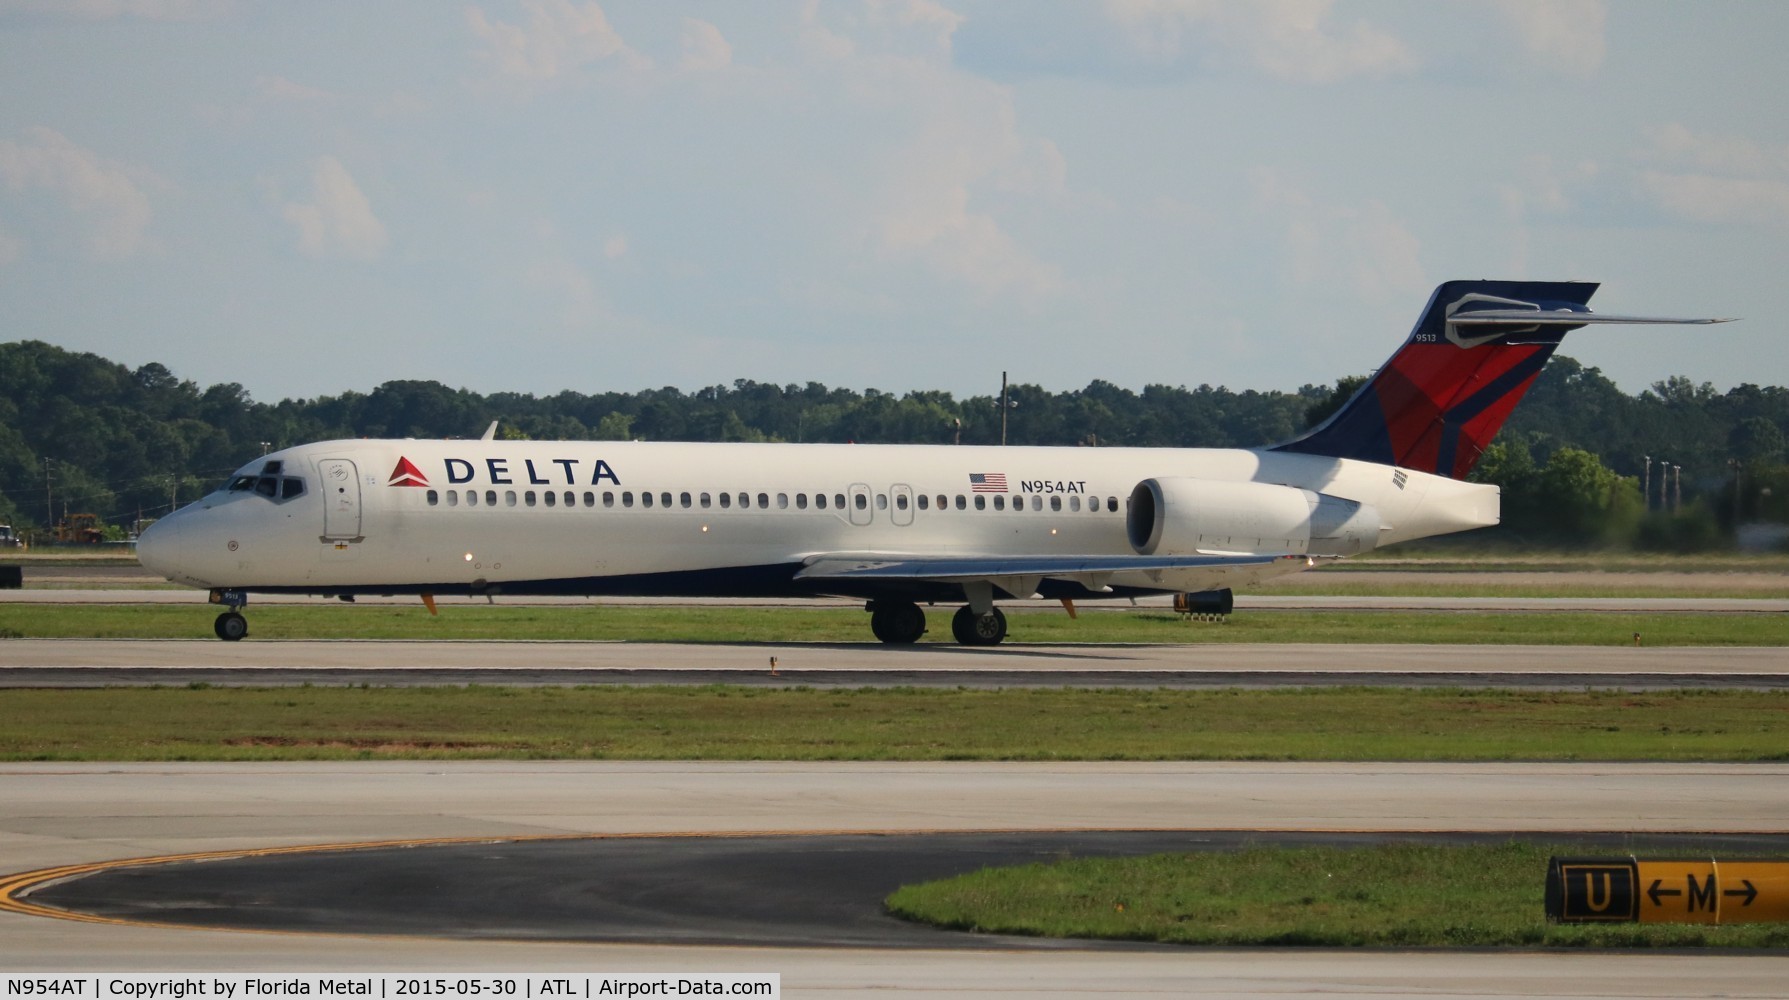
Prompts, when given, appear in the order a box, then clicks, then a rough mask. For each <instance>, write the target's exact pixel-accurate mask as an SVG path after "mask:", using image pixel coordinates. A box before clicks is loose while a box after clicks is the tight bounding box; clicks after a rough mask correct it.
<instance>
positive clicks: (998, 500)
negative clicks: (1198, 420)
mask: <svg viewBox="0 0 1789 1000" xmlns="http://www.w3.org/2000/svg"><path fill="white" fill-rule="evenodd" d="M598 496H599V495H598V494H597V493H596V492H594V491H591V490H585V491H584V492H583V493H579V492H577V491H576V490H565V491H564V492H557V491H554V490H546V491H544V492H541V493H536V492H535V491H533V490H526V491H523V492H520V493H518V492H517V491H515V490H504V491H503V492H501V493H499V492H498V491H496V490H485V491H483V492H482V493H481V492H480V491H478V490H465V491H461V490H447V491H445V492H443V491H440V490H429V492H428V503H429V506H430V507H438V506H441V505H443V504H445V505H446V506H449V507H458V506H460V505H461V504H462V503H463V504H465V505H466V506H467V507H479V506H484V507H496V506H499V505H501V506H504V507H514V506H517V505H518V504H520V505H521V506H524V507H535V506H545V507H577V506H579V502H580V501H582V505H583V506H585V507H595V506H597V504H598V502H599V500H598ZM600 496H601V500H600V503H601V504H602V506H604V507H613V506H615V505H616V503H617V502H619V503H620V505H621V506H622V507H627V508H631V507H633V506H634V505H635V504H636V503H637V504H638V505H639V506H641V507H654V506H657V507H665V508H669V507H672V506H677V507H682V508H685V509H688V508H691V507H700V508H702V509H703V510H707V509H710V508H712V507H717V506H718V507H719V508H720V509H722V510H727V509H730V508H732V507H735V506H737V507H739V508H740V509H742V510H750V509H753V508H754V507H755V508H756V509H759V510H770V509H771V508H772V507H773V506H774V507H775V509H777V510H787V509H789V507H790V504H791V497H790V495H789V494H787V493H777V494H774V495H772V494H769V493H759V494H756V495H754V494H751V493H720V494H713V495H711V494H708V493H697V494H693V495H692V494H689V493H679V494H677V495H676V496H675V497H673V496H672V494H670V493H647V492H642V493H639V494H638V495H636V494H635V493H634V492H633V491H632V490H624V491H622V492H621V493H619V494H617V493H616V492H615V491H613V490H605V491H604V492H603V493H602V494H600ZM848 499H849V501H850V503H851V504H852V505H853V506H855V507H856V508H857V509H858V510H868V509H869V505H870V497H869V495H868V494H864V493H854V494H852V495H851V496H850V497H849V498H848ZM754 501H755V503H754ZM846 501H847V497H846V496H845V494H843V493H834V494H831V495H830V496H829V495H828V494H825V493H815V494H814V495H813V497H812V507H813V509H815V510H827V509H829V508H830V509H834V510H845V509H846ZM875 502H876V509H877V510H887V509H888V507H889V497H888V494H886V493H878V494H876V495H875ZM1025 502H1026V501H1025V497H1023V496H1015V497H1013V498H1012V501H1011V505H1010V509H1012V510H1014V511H1022V510H1024V509H1025ZM909 503H911V504H912V506H914V507H917V508H918V509H920V510H931V509H932V507H933V503H934V500H933V497H932V495H931V494H927V493H921V494H919V495H918V496H915V497H912V498H911V500H910V499H909V497H908V495H907V494H905V493H897V494H895V495H894V507H895V509H896V510H906V509H908V505H909ZM793 504H794V507H795V509H796V510H807V509H808V507H809V497H808V494H806V493H797V494H795V495H794V497H793ZM936 504H937V509H939V510H949V509H951V507H953V506H954V507H955V508H956V509H957V510H968V509H970V508H971V507H973V508H974V509H976V510H987V509H988V508H989V507H992V508H993V509H994V510H1007V509H1009V506H1008V502H1007V498H1006V497H1005V496H1004V495H1002V494H999V493H996V494H993V495H992V496H989V495H987V494H982V493H977V494H974V495H973V496H964V495H963V494H961V493H958V494H957V495H956V497H955V500H954V503H953V500H952V498H951V497H950V496H948V495H946V494H943V493H940V494H938V495H937V498H936ZM1046 504H1047V505H1048V507H1049V509H1050V510H1052V511H1062V510H1068V511H1070V512H1071V513H1078V512H1080V511H1082V510H1086V511H1088V512H1089V513H1098V512H1099V510H1100V509H1101V504H1102V500H1101V499H1100V498H1099V497H1088V498H1087V500H1086V502H1085V504H1083V502H1082V500H1081V497H1080V496H1078V495H1069V496H1066V497H1065V496H1063V495H1061V494H1056V495H1052V496H1050V497H1047V498H1046V497H1042V496H1038V495H1036V494H1032V495H1031V509H1032V510H1036V511H1041V510H1043V509H1044V507H1045V506H1046ZM1103 504H1104V508H1105V510H1106V511H1108V512H1110V513H1117V512H1118V498H1117V497H1106V498H1105V499H1104V501H1103Z"/></svg>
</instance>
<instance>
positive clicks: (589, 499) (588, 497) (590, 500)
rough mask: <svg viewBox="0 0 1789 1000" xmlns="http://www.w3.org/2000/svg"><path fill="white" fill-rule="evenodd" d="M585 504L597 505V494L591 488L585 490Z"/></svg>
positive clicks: (589, 505)
mask: <svg viewBox="0 0 1789 1000" xmlns="http://www.w3.org/2000/svg"><path fill="white" fill-rule="evenodd" d="M584 506H586V507H594V506H596V494H595V493H592V492H590V491H589V490H585V491H584Z"/></svg>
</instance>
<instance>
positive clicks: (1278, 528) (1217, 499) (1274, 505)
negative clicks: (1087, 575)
mask: <svg viewBox="0 0 1789 1000" xmlns="http://www.w3.org/2000/svg"><path fill="white" fill-rule="evenodd" d="M1125 531H1126V532H1127V533H1128V535H1129V538H1130V543H1131V548H1133V549H1135V550H1136V551H1137V553H1138V554H1139V555H1146V556H1156V555H1167V556H1177V555H1199V554H1210V555H1216V554H1236V553H1247V554H1250V555H1267V554H1275V555H1278V554H1292V555H1326V556H1327V555H1352V554H1354V553H1357V552H1366V551H1369V550H1371V549H1372V548H1373V547H1374V546H1376V545H1377V544H1378V541H1379V511H1378V509H1377V508H1375V507H1373V506H1372V505H1370V504H1363V503H1360V502H1358V501H1354V500H1345V499H1343V498H1341V497H1334V496H1330V495H1328V494H1326V493H1317V492H1314V491H1312V490H1304V489H1299V488H1297V487H1293V486H1279V485H1275V484H1272V483H1255V482H1228V481H1222V480H1213V479H1191V478H1184V477H1170V478H1162V479H1145V480H1143V481H1142V482H1140V483H1138V484H1137V486H1136V488H1135V489H1133V490H1131V502H1130V510H1129V512H1128V513H1127V514H1126V515H1125Z"/></svg>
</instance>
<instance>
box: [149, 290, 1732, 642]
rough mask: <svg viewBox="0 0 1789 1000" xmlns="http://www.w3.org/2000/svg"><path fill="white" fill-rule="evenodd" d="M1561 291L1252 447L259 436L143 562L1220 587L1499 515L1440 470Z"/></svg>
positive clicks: (389, 574) (1525, 300) (1541, 335)
mask: <svg viewBox="0 0 1789 1000" xmlns="http://www.w3.org/2000/svg"><path fill="white" fill-rule="evenodd" d="M1596 289H1597V286H1596V285H1595V284H1592V283H1581V282H1542V281H1450V282H1447V283H1446V284H1443V285H1441V286H1440V287H1439V288H1437V289H1436V290H1435V293H1434V295H1433V296H1432V297H1431V298H1430V300H1429V304H1428V306H1427V308H1425V309H1424V310H1423V313H1422V316H1421V318H1420V319H1419V320H1418V321H1417V323H1416V327H1415V329H1414V330H1412V331H1411V333H1410V335H1409V337H1408V339H1406V340H1405V342H1404V344H1403V345H1402V346H1401V347H1400V348H1399V349H1398V350H1397V352H1396V353H1395V354H1393V355H1392V357H1391V359H1390V360H1389V361H1387V362H1386V363H1385V365H1384V367H1382V368H1380V369H1379V370H1378V372H1377V373H1375V374H1374V375H1373V377H1372V378H1371V379H1370V380H1368V381H1367V383H1366V384H1365V385H1364V386H1362V387H1361V389H1360V390H1359V391H1358V392H1357V393H1355V394H1354V396H1353V397H1352V398H1350V399H1349V400H1348V402H1347V403H1345V404H1344V405H1343V406H1342V408H1341V409H1340V410H1338V411H1337V412H1336V413H1335V414H1334V415H1332V416H1331V417H1330V418H1329V419H1328V420H1326V421H1324V422H1323V423H1322V424H1321V425H1319V426H1318V427H1316V428H1315V429H1313V430H1311V431H1310V432H1309V433H1306V434H1305V435H1303V436H1301V437H1298V438H1295V439H1293V440H1291V441H1286V442H1283V443H1280V444H1275V445H1268V446H1264V447H1259V448H1035V447H957V446H950V445H825V444H696V443H657V442H638V441H636V442H618V441H499V440H495V439H494V435H492V434H491V433H490V432H487V433H486V434H485V437H484V439H483V440H446V441H423V440H409V439H406V440H346V441H325V442H321V443H317V444H306V445H301V446H298V447H293V448H286V449H282V450H280V451H277V452H273V453H271V454H268V455H265V456H263V457H261V458H258V459H256V460H255V461H253V462H251V463H249V464H248V465H245V466H243V468H242V469H240V470H239V471H238V472H237V473H236V474H235V475H234V476H232V477H231V478H230V479H229V480H228V481H227V482H225V483H224V485H223V486H221V487H220V488H219V489H217V490H216V491H215V492H213V493H211V494H209V495H207V496H205V497H204V498H202V499H200V500H198V501H197V502H195V503H193V504H190V505H188V506H186V507H184V508H182V509H180V510H178V511H176V512H174V513H173V514H171V515H169V516H168V517H165V518H163V519H162V520H160V521H159V522H157V523H156V524H154V525H152V526H151V527H150V528H149V529H148V530H147V531H145V532H144V533H143V536H142V538H141V539H140V540H139V542H138V546H137V554H138V557H139V559H140V560H141V561H142V563H143V565H145V566H147V567H149V568H151V569H153V570H154V571H156V572H158V573H162V574H164V575H165V576H166V577H167V578H168V579H170V580H172V581H174V582H176V583H181V584H186V585H190V586H194V587H202V588H206V589H209V590H210V591H211V593H212V600H213V601H214V602H215V603H218V604H220V605H223V606H224V607H225V609H226V610H224V611H223V613H221V614H219V615H218V616H217V619H216V623H215V631H216V633H217V635H218V636H219V637H220V638H223V639H231V640H234V639H241V638H242V637H243V636H245V635H246V634H247V633H248V622H247V620H246V619H245V618H244V616H243V615H242V608H243V607H244V606H245V605H246V604H247V602H248V596H249V595H250V594H251V593H270V594H318V595H327V596H335V597H341V598H344V599H352V598H353V597H354V596H355V595H360V594H381V595H391V594H415V595H420V596H421V598H422V599H423V601H424V603H426V604H427V605H428V606H429V607H430V609H431V610H433V609H434V599H435V598H436V597H437V596H442V595H473V596H490V597H495V596H497V595H506V596H514V597H529V596H537V595H582V596H591V597H598V596H608V595H634V596H661V597H671V596H677V597H692V596H699V597H765V596H777V597H841V596H842V597H850V598H857V599H861V600H863V601H864V602H865V605H864V606H865V608H866V609H867V610H868V612H869V614H870V629H871V631H872V632H873V633H874V634H875V636H876V637H877V638H878V639H880V640H881V641H883V642H885V643H891V644H903V643H912V642H916V641H918V640H919V639H920V637H921V636H923V635H924V634H925V632H926V626H927V623H926V615H925V611H924V610H923V608H924V606H927V605H934V604H938V603H944V604H947V605H960V607H959V608H958V609H957V610H956V611H955V612H954V614H953V616H952V618H951V632H952V634H953V635H954V636H955V637H956V639H957V641H959V642H962V643H965V644H969V645H993V644H995V643H998V642H1000V641H1001V640H1002V639H1003V638H1005V636H1006V630H1007V626H1006V618H1005V616H1004V615H1003V614H1002V613H1001V611H1000V608H999V606H998V602H999V601H1002V600H1010V599H1018V598H1030V597H1035V596H1042V597H1045V598H1050V599H1057V600H1061V601H1062V602H1063V603H1064V605H1065V607H1068V608H1069V609H1070V611H1071V613H1072V611H1073V602H1074V601H1082V600H1095V599H1100V598H1125V597H1136V596H1139V595H1145V594H1161V593H1197V592H1208V591H1219V590H1225V589H1231V588H1236V587H1242V586H1248V585H1252V584H1256V583H1259V582H1260V581H1262V580H1266V579H1269V578H1272V577H1276V576H1280V575H1283V574H1286V573H1293V572H1297V571H1299V570H1302V569H1305V568H1307V567H1310V566H1312V565H1315V564H1316V563H1317V562H1318V561H1319V560H1321V559H1327V558H1333V557H1343V556H1350V555H1355V554H1357V553H1362V552H1368V551H1371V550H1373V549H1377V548H1381V547H1383V546H1386V545H1392V544H1395V543H1398V542H1404V541H1409V540H1411V539H1416V538H1428V537H1431V536H1434V535H1443V534H1447V533H1450V532H1457V531H1465V530H1469V529H1472V528H1480V527H1485V526H1487V525H1493V524H1496V523H1497V521H1498V491H1497V487H1495V486H1490V485H1484V484H1479V483H1471V482H1467V481H1466V476H1467V473H1469V472H1470V471H1471V470H1472V468H1473V465H1474V464H1475V463H1476V462H1477V461H1478V458H1479V456H1480V455H1481V454H1482V453H1483V452H1484V450H1485V448H1486V447H1487V446H1488V445H1489V444H1490V443H1491V440H1492V438H1494V437H1495V436H1496V434H1497V431H1498V428H1500V427H1501V426H1502V425H1503V423H1504V421H1505V420H1506V419H1507V418H1508V417H1509V414H1510V412H1511V411H1512V410H1513V409H1514V408H1515V406H1516V404H1517V402H1518V401H1519V400H1520V399H1521V398H1522V395H1523V394H1524V393H1525V392H1526V391H1527V390H1528V387H1529V386H1530V385H1532V384H1533V382H1534V379H1535V377H1536V376H1537V375H1538V374H1539V373H1540V371H1541V367H1542V366H1543V365H1545V364H1546V362H1547V359H1548V358H1549V357H1550V356H1551V355H1552V353H1553V351H1554V349H1555V348H1557V347H1558V346H1559V343H1560V340H1561V338H1563V337H1564V335H1565V334H1566V333H1567V332H1569V331H1571V330H1575V329H1578V328H1579V327H1582V326H1587V325H1590V324H1598V323H1715V322H1723V321H1722V320H1715V319H1666V318H1657V317H1642V316H1616V315H1607V314H1601V313H1593V312H1591V311H1590V309H1589V306H1588V305H1587V303H1588V302H1589V301H1590V297H1591V294H1592V293H1593V292H1595V291H1596Z"/></svg>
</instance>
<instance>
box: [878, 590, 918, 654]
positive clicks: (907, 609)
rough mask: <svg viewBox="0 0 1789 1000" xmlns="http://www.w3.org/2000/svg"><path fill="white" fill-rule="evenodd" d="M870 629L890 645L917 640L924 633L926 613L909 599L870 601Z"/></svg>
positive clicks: (907, 643)
mask: <svg viewBox="0 0 1789 1000" xmlns="http://www.w3.org/2000/svg"><path fill="white" fill-rule="evenodd" d="M866 610H868V611H869V613H870V631H871V632H874V633H875V634H876V638H878V639H881V640H882V641H883V642H886V643H888V644H889V645H891V646H906V645H910V644H912V643H915V642H918V641H919V637H920V636H922V635H925V634H926V613H925V612H924V611H921V610H920V608H919V605H917V604H914V603H912V602H910V601H871V602H870V603H869V606H868V608H867V609H866Z"/></svg>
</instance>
